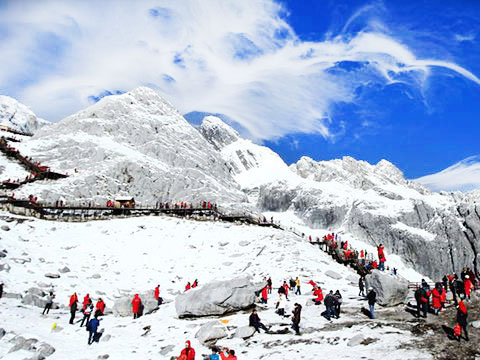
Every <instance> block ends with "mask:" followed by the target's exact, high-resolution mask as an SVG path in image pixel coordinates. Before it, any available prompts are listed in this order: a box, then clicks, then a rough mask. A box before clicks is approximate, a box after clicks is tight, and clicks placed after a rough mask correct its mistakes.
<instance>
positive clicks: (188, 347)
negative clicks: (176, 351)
mask: <svg viewBox="0 0 480 360" xmlns="http://www.w3.org/2000/svg"><path fill="white" fill-rule="evenodd" d="M177 360H195V349H194V348H192V344H191V343H190V340H187V341H186V342H185V349H183V350H182V352H181V353H180V356H179V357H178V358H177Z"/></svg>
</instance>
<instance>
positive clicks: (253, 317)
mask: <svg viewBox="0 0 480 360" xmlns="http://www.w3.org/2000/svg"><path fill="white" fill-rule="evenodd" d="M248 326H251V327H253V328H254V329H255V331H256V332H258V333H259V334H260V329H263V330H265V332H268V329H267V327H266V326H265V325H263V323H262V322H261V320H260V317H259V316H258V314H257V310H255V309H253V310H252V313H251V314H250V317H249V318H248Z"/></svg>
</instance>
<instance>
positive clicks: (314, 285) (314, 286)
mask: <svg viewBox="0 0 480 360" xmlns="http://www.w3.org/2000/svg"><path fill="white" fill-rule="evenodd" d="M308 283H309V284H310V285H312V287H313V290H315V288H316V287H317V283H316V282H315V281H313V280H310V281H309V282H308Z"/></svg>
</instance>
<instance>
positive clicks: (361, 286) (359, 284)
mask: <svg viewBox="0 0 480 360" xmlns="http://www.w3.org/2000/svg"><path fill="white" fill-rule="evenodd" d="M358 287H359V288H360V290H363V289H365V284H364V283H363V280H362V278H360V279H358Z"/></svg>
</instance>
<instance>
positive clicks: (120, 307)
mask: <svg viewBox="0 0 480 360" xmlns="http://www.w3.org/2000/svg"><path fill="white" fill-rule="evenodd" d="M133 296H134V294H131V295H126V296H122V297H121V298H119V299H117V300H115V303H114V304H113V309H112V310H113V315H115V316H132V315H133V313H132V300H133ZM139 296H140V299H142V305H143V312H142V313H143V315H146V314H151V313H152V312H153V311H155V310H157V309H158V303H157V300H155V296H154V292H153V290H152V291H149V292H146V293H143V294H139Z"/></svg>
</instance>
